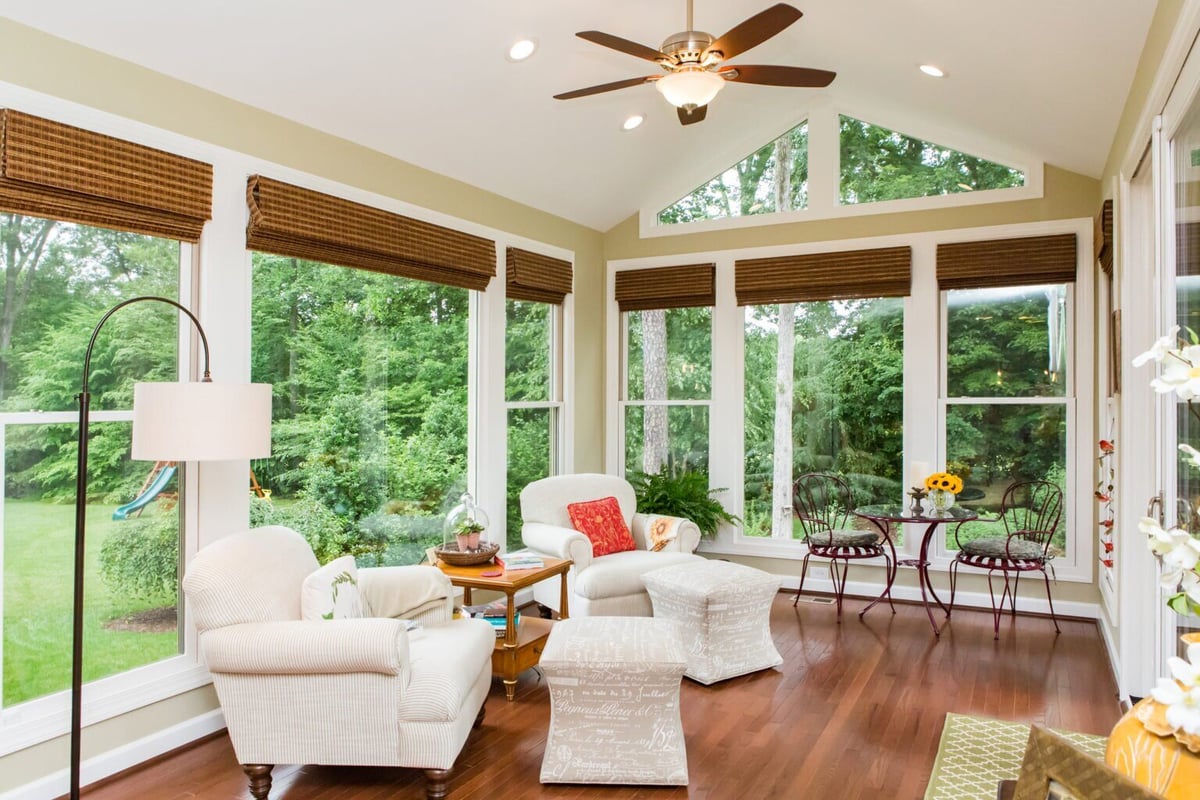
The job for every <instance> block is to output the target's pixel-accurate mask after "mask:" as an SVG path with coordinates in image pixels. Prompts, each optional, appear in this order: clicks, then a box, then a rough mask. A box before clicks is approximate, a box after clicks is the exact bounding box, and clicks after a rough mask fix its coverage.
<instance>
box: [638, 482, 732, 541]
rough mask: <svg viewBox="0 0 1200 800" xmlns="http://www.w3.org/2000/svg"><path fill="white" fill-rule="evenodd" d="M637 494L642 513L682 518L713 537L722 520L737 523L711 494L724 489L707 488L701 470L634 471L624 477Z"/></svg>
mask: <svg viewBox="0 0 1200 800" xmlns="http://www.w3.org/2000/svg"><path fill="white" fill-rule="evenodd" d="M626 477H627V478H628V479H629V482H630V483H631V484H633V491H634V493H635V494H636V495H637V510H638V512H640V513H642V514H663V515H666V516H672V517H685V518H687V519H690V520H691V521H692V522H694V523H696V527H698V528H699V529H700V533H701V534H703V535H704V536H715V535H716V533H717V529H718V528H719V527H720V526H721V523H722V522H728V523H730V524H731V525H736V524H739V523H740V522H741V520H740V519H738V518H737V517H736V516H734V515H733V514H730V513H729V512H728V511H726V510H725V507H724V506H722V505H721V503H720V501H719V500H717V499H716V498H715V497H713V495H714V494H716V493H717V492H723V491H725V490H724V489H709V488H708V476H707V475H706V474H704V473H703V472H682V473H680V474H678V475H671V474H669V473H668V472H667V470H666V469H663V470H661V471H659V472H655V473H645V472H634V473H632V474H630V475H627V476H626Z"/></svg>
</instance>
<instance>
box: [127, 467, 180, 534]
mask: <svg viewBox="0 0 1200 800" xmlns="http://www.w3.org/2000/svg"><path fill="white" fill-rule="evenodd" d="M173 477H175V462H174V461H155V462H154V468H153V469H151V470H150V474H149V475H147V476H146V482H145V483H143V484H142V488H141V489H140V490H139V491H138V495H137V497H135V498H134V499H133V500H132V501H130V502H128V503H126V504H125V505H123V506H118V507H117V510H116V511H114V512H113V515H112V518H113V519H114V520H123V519H129V515H130V514H133V513H134V512H137V515H138V516H141V514H142V509H143V508H145V507H146V506H147V505H149V504H150V501H151V500H153V499H154V498H156V497H158V495H159V494H161V493H162V490H163V489H165V488H167V484H168V483H170V482H171V478H173ZM171 495H172V496H171V497H170V498H169V499H171V500H175V499H176V498H177V497H178V495H177V494H176V493H175V492H171Z"/></svg>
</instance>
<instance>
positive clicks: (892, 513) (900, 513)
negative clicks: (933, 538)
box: [854, 503, 979, 523]
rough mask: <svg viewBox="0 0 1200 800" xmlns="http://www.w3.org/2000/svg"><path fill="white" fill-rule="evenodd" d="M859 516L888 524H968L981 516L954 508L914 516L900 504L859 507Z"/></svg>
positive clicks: (967, 509) (857, 512)
mask: <svg viewBox="0 0 1200 800" xmlns="http://www.w3.org/2000/svg"><path fill="white" fill-rule="evenodd" d="M854 513H855V514H856V515H857V516H860V517H865V518H867V519H877V520H880V521H887V522H932V523H937V522H967V521H969V520H973V519H979V515H978V514H977V513H976V512H974V511H972V510H971V509H969V508H962V507H961V506H952V507H950V508H948V509H946V510H945V511H942V512H940V513H937V514H934V513H931V512H928V511H926V512H925V513H924V514H920V515H913V513H912V512H911V511H909V510H908V508H906V507H905V506H902V505H900V504H899V503H883V504H880V505H873V506H859V507H858V508H856V509H854Z"/></svg>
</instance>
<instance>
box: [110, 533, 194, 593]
mask: <svg viewBox="0 0 1200 800" xmlns="http://www.w3.org/2000/svg"><path fill="white" fill-rule="evenodd" d="M100 574H101V575H102V576H103V577H104V581H105V582H106V583H107V584H108V585H109V586H110V587H111V588H112V589H113V590H114V591H115V592H117V593H119V594H123V595H127V596H133V597H140V598H143V599H145V600H149V601H152V602H158V603H161V604H162V605H164V606H169V605H174V604H175V603H176V602H177V600H178V598H179V516H178V515H177V514H174V513H167V514H156V515H154V516H152V517H149V516H147V517H139V518H137V519H131V520H126V521H125V522H123V523H121V524H120V525H119V526H117V528H116V530H115V531H114V532H113V533H112V534H110V535H109V536H108V538H107V539H105V540H104V544H103V545H102V546H101V547H100Z"/></svg>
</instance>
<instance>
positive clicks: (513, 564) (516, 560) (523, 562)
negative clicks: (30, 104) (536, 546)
mask: <svg viewBox="0 0 1200 800" xmlns="http://www.w3.org/2000/svg"><path fill="white" fill-rule="evenodd" d="M544 566H546V562H545V561H544V560H542V557H541V556H539V555H538V554H537V553H534V552H532V551H529V550H519V551H517V552H515V553H509V554H508V555H507V556H505V557H504V568H505V569H541V568H542V567H544Z"/></svg>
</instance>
